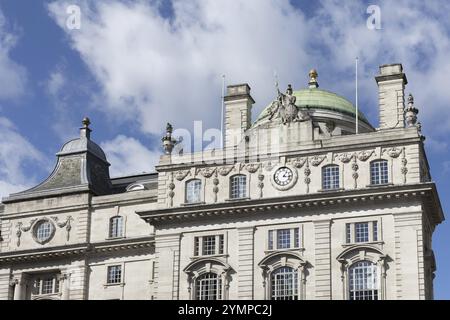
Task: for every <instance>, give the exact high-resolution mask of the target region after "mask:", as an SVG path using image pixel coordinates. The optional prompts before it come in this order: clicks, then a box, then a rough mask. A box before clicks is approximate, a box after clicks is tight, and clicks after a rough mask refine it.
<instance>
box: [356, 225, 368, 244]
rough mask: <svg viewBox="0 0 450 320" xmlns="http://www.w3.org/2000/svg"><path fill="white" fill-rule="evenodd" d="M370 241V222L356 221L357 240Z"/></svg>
mask: <svg viewBox="0 0 450 320" xmlns="http://www.w3.org/2000/svg"><path fill="white" fill-rule="evenodd" d="M368 241H369V223H368V222H362V223H355V242H368Z"/></svg>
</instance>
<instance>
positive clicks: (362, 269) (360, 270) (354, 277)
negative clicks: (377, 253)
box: [349, 261, 378, 300]
mask: <svg viewBox="0 0 450 320" xmlns="http://www.w3.org/2000/svg"><path fill="white" fill-rule="evenodd" d="M377 280H378V279H377V267H376V265H375V264H373V263H371V262H369V261H360V262H357V263H355V264H354V265H352V266H351V267H350V268H349V290H350V292H349V298H350V300H378V281H377Z"/></svg>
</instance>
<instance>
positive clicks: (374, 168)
mask: <svg viewBox="0 0 450 320" xmlns="http://www.w3.org/2000/svg"><path fill="white" fill-rule="evenodd" d="M388 181H389V180H388V162H387V160H376V161H372V162H371V163H370V184H373V185H376V184H387V183H388Z"/></svg>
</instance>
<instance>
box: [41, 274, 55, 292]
mask: <svg viewBox="0 0 450 320" xmlns="http://www.w3.org/2000/svg"><path fill="white" fill-rule="evenodd" d="M50 293H53V278H46V279H44V281H43V282H42V294H50Z"/></svg>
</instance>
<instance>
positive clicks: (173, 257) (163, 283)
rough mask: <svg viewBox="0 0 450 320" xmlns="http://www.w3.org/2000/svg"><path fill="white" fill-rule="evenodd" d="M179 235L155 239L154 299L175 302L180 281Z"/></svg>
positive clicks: (160, 236)
mask: <svg viewBox="0 0 450 320" xmlns="http://www.w3.org/2000/svg"><path fill="white" fill-rule="evenodd" d="M180 241H181V235H180V234H174V235H173V234H171V235H157V236H156V237H155V267H154V272H155V280H154V283H155V292H154V294H155V299H157V300H177V299H178V298H179V285H180V284H179V279H180Z"/></svg>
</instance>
